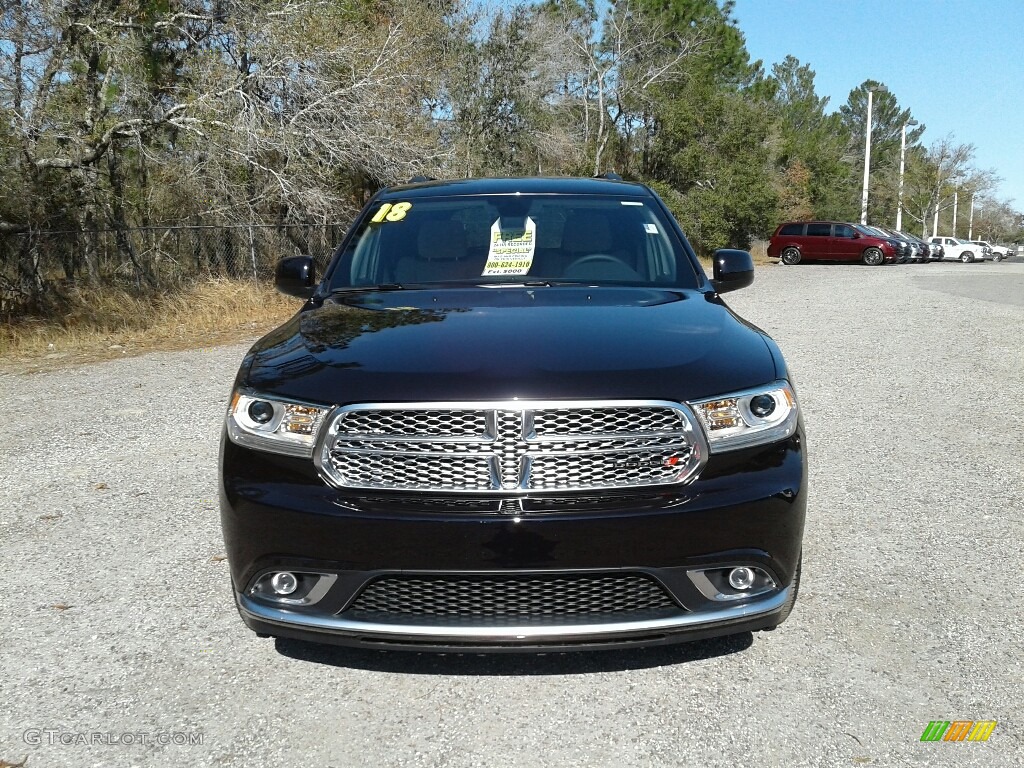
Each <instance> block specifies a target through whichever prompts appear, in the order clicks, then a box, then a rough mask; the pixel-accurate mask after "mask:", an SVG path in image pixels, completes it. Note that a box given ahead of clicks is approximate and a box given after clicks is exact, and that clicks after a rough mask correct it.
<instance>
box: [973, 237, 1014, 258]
mask: <svg viewBox="0 0 1024 768" xmlns="http://www.w3.org/2000/svg"><path fill="white" fill-rule="evenodd" d="M971 242H972V243H974V244H976V245H980V246H983V247H984V248H987V249H988V252H989V253H990V254H991V258H992V261H1002V260H1003V259H1008V258H1010V249H1009V248H1007V247H1006V246H1005V245H991V244H990V243H989V242H988V241H987V240H972V241H971Z"/></svg>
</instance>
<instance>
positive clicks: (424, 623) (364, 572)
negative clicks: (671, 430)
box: [221, 426, 807, 651]
mask: <svg viewBox="0 0 1024 768" xmlns="http://www.w3.org/2000/svg"><path fill="white" fill-rule="evenodd" d="M803 440H804V437H803V430H802V426H801V427H800V429H798V431H797V433H796V434H795V435H794V436H793V437H792V438H790V439H788V440H785V441H782V442H780V443H776V444H774V445H769V446H762V447H759V448H755V449H747V450H743V451H735V452H731V453H726V454H717V455H713V456H712V457H711V458H710V460H709V462H708V464H707V465H706V466H705V468H704V470H703V471H702V473H701V475H700V477H699V478H698V479H697V480H696V481H695V482H693V483H691V484H689V485H686V486H683V487H668V488H666V487H661V488H645V489H637V490H636V491H634V492H622V493H616V494H611V493H605V494H601V495H600V496H599V497H597V496H595V495H594V494H561V495H551V494H549V495H548V496H543V495H527V496H524V497H523V499H522V501H521V502H520V503H518V505H517V506H516V507H515V509H514V510H512V511H510V509H509V507H508V504H507V503H495V505H494V507H493V509H491V508H488V503H489V501H492V500H488V499H486V498H484V499H480V500H479V501H480V504H479V505H478V506H477V507H474V505H473V500H467V499H464V498H459V499H457V500H453V499H445V498H443V497H433V498H431V497H425V496H410V495H408V494H385V493H376V494H373V495H372V496H371V495H368V494H367V495H356V494H353V493H351V492H349V493H346V492H342V491H339V490H337V489H334V488H330V487H328V486H327V485H326V484H325V483H324V482H323V481H322V480H320V479H319V478H318V477H317V476H316V474H315V470H314V468H313V466H312V462H310V461H308V460H302V459H291V458H286V457H281V456H274V455H271V454H266V453H262V452H259V451H252V450H250V449H246V448H241V447H239V446H237V445H235V444H233V443H231V442H230V441H224V442H223V443H222V457H221V464H222V473H221V475H222V482H221V519H222V525H223V529H224V537H225V542H226V546H227V554H228V560H229V562H230V566H231V575H232V581H233V585H234V592H235V599H236V603H237V605H238V609H239V612H240V614H241V616H242V619H243V620H244V621H245V623H246V624H247V625H248V626H249V627H250V628H251V629H253V630H254V631H256V632H259V633H264V634H269V635H275V636H280V637H291V638H298V639H304V640H313V641H317V642H327V643H336V644H344V645H356V646H364V647H375V648H399V649H414V650H475V651H502V650H512V651H515V650H531V649H534V650H536V649H575V648H587V647H617V646H620V645H651V644H660V643H668V642H674V641H680V640H693V639H699V638H704V637H711V636H716V635H725V634H733V633H736V632H744V631H753V630H759V629H768V628H772V627H774V626H776V625H777V624H779V623H780V621H781V620H782V619H783V618H784V617H785V613H786V607H787V601H788V600H789V597H790V590H791V589H792V585H793V581H794V577H795V575H796V572H797V568H798V563H799V558H800V551H801V541H802V535H803V527H804V517H805V510H806V474H807V472H806V457H805V451H804V447H803ZM740 565H747V566H751V567H756V568H759V569H761V571H763V572H764V573H766V574H768V575H769V576H770V577H771V580H772V581H773V582H774V587H773V588H772V589H770V590H764V591H762V592H761V593H759V594H757V595H755V596H752V597H749V598H739V599H734V598H733V597H730V598H729V599H717V598H712V597H711V596H709V594H708V593H707V590H704V591H702V590H701V589H700V588H698V586H697V584H696V583H695V581H694V577H693V576H692V574H693V573H695V572H702V570H703V569H711V568H715V569H721V568H730V567H735V566H740ZM277 571H293V572H299V573H316V574H325V575H329V578H330V587H329V589H328V591H327V592H326V594H323V595H322V599H318V600H317V601H316V602H315V603H313V604H309V605H287V604H279V603H276V602H274V601H273V600H270V599H266V598H265V597H264V596H263V595H261V594H259V593H257V592H254V591H253V589H254V585H255V584H256V583H257V582H258V581H259V580H260V579H261V578H262V577H263V576H265V575H266V574H268V573H271V572H277ZM623 573H629V574H640V575H642V576H643V577H644V578H647V579H650V580H652V581H653V582H654V583H656V584H657V585H659V587H660V588H662V589H663V590H664V591H665V593H666V594H667V595H668V596H669V597H670V599H671V602H672V606H671V607H669V608H667V609H664V608H663V609H659V610H657V611H650V612H648V613H646V614H645V613H644V612H642V611H640V612H636V611H634V612H631V613H628V614H623V615H616V614H615V613H614V612H613V611H612V612H604V613H599V614H589V615H588V614H582V615H569V616H566V615H549V616H545V615H537V616H531V615H525V616H522V615H518V616H512V617H508V616H506V617H499V618H495V617H488V616H483V617H481V616H455V617H451V616H448V617H445V616H440V617H438V616H433V617H431V616H416V617H413V618H409V617H401V616H398V617H393V618H386V619H385V620H372V619H370V620H368V619H366V618H365V614H363V615H362V618H360V614H357V613H354V612H353V610H352V606H353V604H354V602H355V601H357V600H358V598H359V596H360V595H361V594H362V593H363V591H364V589H365V588H366V587H367V585H369V584H371V583H374V582H375V581H376V580H378V579H381V578H387V577H395V578H404V577H418V576H426V577H428V578H429V577H433V576H437V575H439V574H440V575H444V576H456V577H458V576H461V575H464V576H466V577H467V578H477V577H481V576H486V577H488V578H493V579H498V580H500V579H503V578H506V579H514V578H521V577H524V575H525V576H529V575H531V574H542V575H544V576H545V577H547V576H552V575H554V576H566V577H570V578H571V577H574V576H578V575H580V574H597V575H608V574H623ZM719 597H720V596H719ZM353 616H355V617H356V618H353Z"/></svg>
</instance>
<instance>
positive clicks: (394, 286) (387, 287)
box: [328, 283, 405, 296]
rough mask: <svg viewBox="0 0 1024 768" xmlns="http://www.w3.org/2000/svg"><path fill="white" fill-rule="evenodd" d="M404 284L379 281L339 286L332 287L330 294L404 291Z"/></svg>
mask: <svg viewBox="0 0 1024 768" xmlns="http://www.w3.org/2000/svg"><path fill="white" fill-rule="evenodd" d="M404 290H405V286H404V285H402V284H401V283H381V284H380V285H349V286H342V287H341V288H332V289H331V292H330V294H328V295H330V296H334V295H335V294H338V293H367V292H372V291H404Z"/></svg>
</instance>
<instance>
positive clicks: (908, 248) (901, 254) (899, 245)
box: [862, 224, 914, 264]
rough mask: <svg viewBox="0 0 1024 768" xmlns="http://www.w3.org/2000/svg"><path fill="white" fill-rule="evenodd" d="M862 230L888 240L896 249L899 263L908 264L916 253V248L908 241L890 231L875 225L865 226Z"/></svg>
mask: <svg viewBox="0 0 1024 768" xmlns="http://www.w3.org/2000/svg"><path fill="white" fill-rule="evenodd" d="M862 228H863V229H867V230H869V231H871V232H874V233H875V234H876V235H878V236H879V237H884V238H886V239H888V240H889V241H890V242H891V243H892V244H893V246H894V247H895V248H896V262H897V263H899V264H906V263H907V262H908V261H909V260H910V257H911V255H912V254H913V252H914V248H913V246H912V245H911V244H910V242H909V241H908V240H905V239H904V238H903V237H901V236H900V235H897V234H896V233H895V232H893V231H892V230H890V229H886V228H885V227H879V226H876V225H874V224H871V225H863V226H862Z"/></svg>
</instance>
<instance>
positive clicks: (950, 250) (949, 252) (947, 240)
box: [931, 237, 983, 264]
mask: <svg viewBox="0 0 1024 768" xmlns="http://www.w3.org/2000/svg"><path fill="white" fill-rule="evenodd" d="M931 242H933V243H938V244H939V245H941V246H942V248H943V256H942V258H943V259H945V260H947V261H962V262H963V263H964V264H968V263H970V262H972V261H981V259H982V254H983V250H982V248H981V246H977V245H975V244H974V243H972V242H970V241H969V240H960V239H958V238H955V237H933V238H932V239H931Z"/></svg>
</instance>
